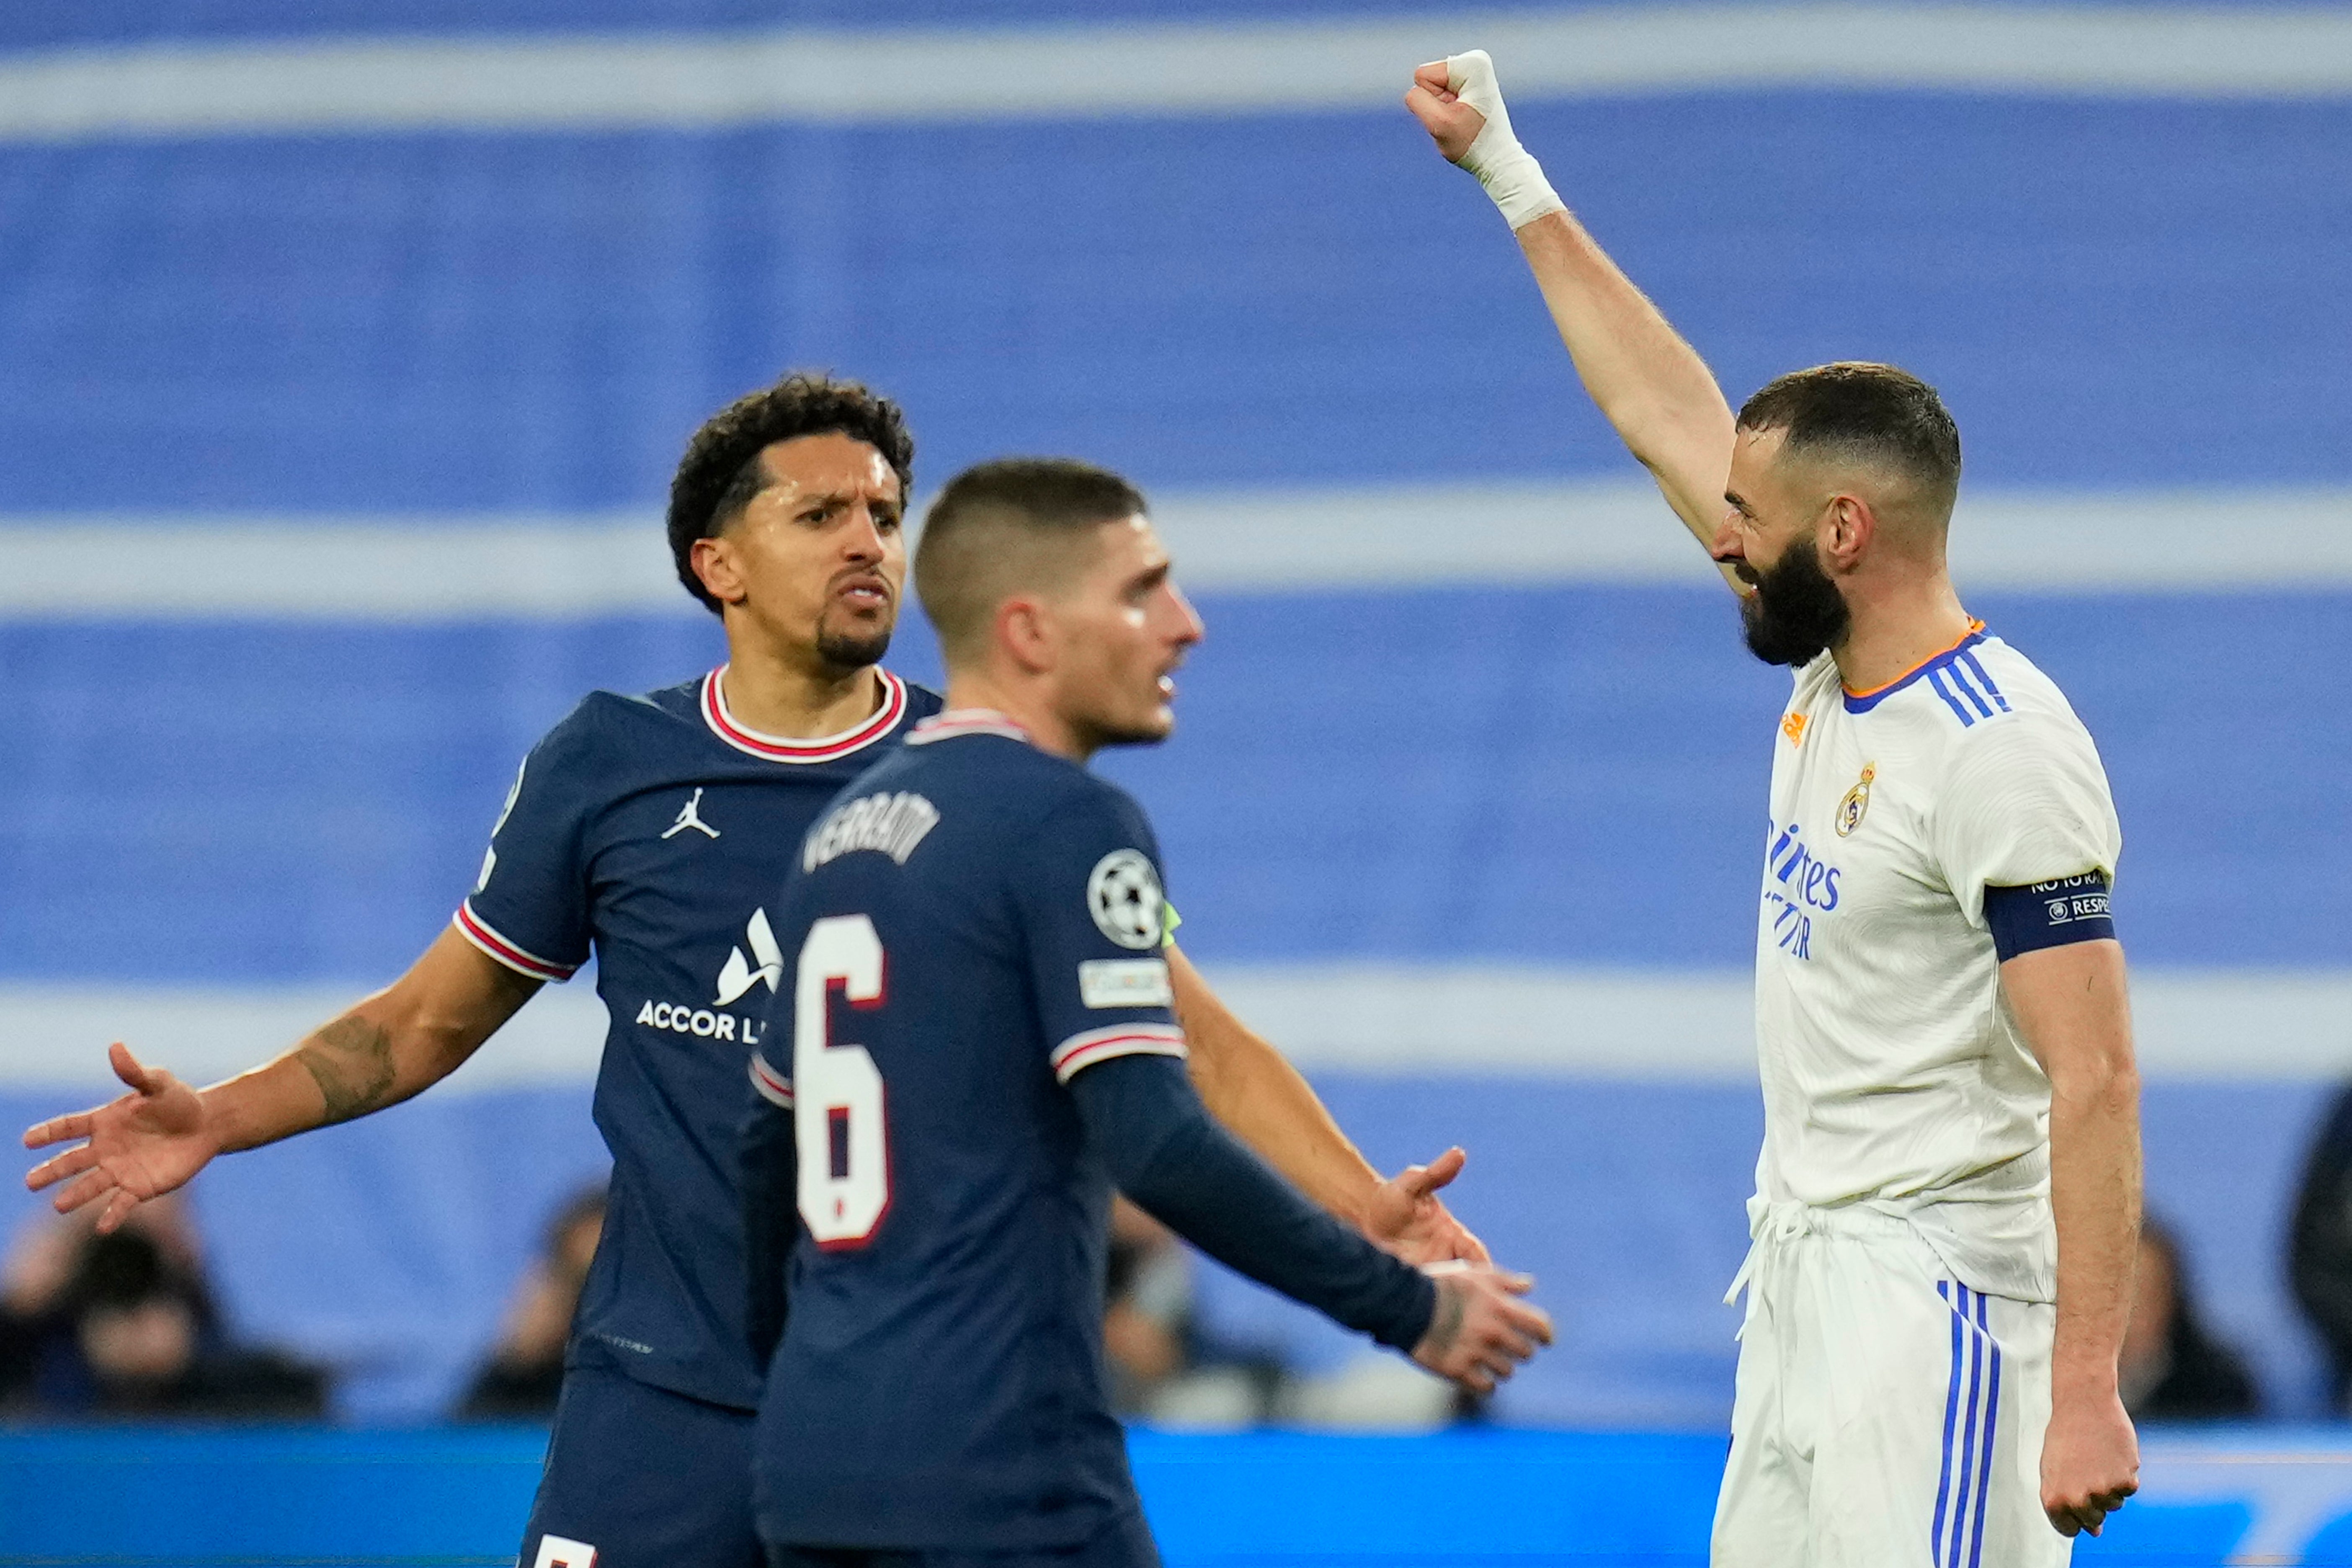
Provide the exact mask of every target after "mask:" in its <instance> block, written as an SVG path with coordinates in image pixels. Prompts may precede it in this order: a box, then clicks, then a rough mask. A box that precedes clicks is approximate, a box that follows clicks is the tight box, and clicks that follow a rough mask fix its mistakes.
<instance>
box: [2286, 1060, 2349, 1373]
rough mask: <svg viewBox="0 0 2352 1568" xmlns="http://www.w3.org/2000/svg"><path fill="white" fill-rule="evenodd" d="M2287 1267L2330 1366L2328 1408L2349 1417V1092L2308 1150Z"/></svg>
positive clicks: (2297, 1294)
mask: <svg viewBox="0 0 2352 1568" xmlns="http://www.w3.org/2000/svg"><path fill="white" fill-rule="evenodd" d="M2288 1256H2289V1263H2290V1268H2291V1272H2292V1273H2293V1275H2294V1294H2295V1299H2296V1300H2299V1301H2301V1302H2302V1303H2303V1310H2304V1312H2305V1314H2306V1315H2307V1316H2308V1317H2309V1318H2310V1319H2311V1326H2312V1327H2313V1328H2315V1329H2316V1330H2318V1331H2319V1337H2320V1339H2321V1340H2322V1341H2323V1342H2325V1343H2326V1346H2327V1350H2328V1354H2329V1356H2330V1357H2331V1358H2332V1359H2333V1361H2334V1363H2335V1366H2334V1369H2333V1370H2334V1374H2335V1378H2334V1384H2333V1389H2334V1394H2333V1400H2332V1402H2333V1404H2334V1405H2335V1408H2336V1412H2337V1413H2338V1414H2346V1413H2347V1412H2352V1400H2347V1396H2352V1087H2347V1089H2345V1090H2344V1091H2343V1092H2342V1093H2341V1094H2339V1095H2337V1096H2336V1103H2335V1105H2334V1106H2333V1107H2332V1108H2330V1110H2328V1113H2327V1120H2326V1122H2325V1123H2324V1124H2323V1125H2322V1126H2321V1127H2320V1130H2319V1137H2318V1139H2317V1141H2316V1142H2314V1143H2313V1144H2312V1148H2311V1158H2310V1162H2309V1163H2307V1164H2306V1165H2305V1167H2304V1172H2303V1190H2302V1192H2301V1194H2299V1195H2298V1196H2297V1197H2296V1199H2295V1205H2294V1239H2293V1241H2292V1243H2291V1244H2290V1247H2289V1255H2288Z"/></svg>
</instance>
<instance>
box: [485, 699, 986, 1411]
mask: <svg viewBox="0 0 2352 1568" xmlns="http://www.w3.org/2000/svg"><path fill="white" fill-rule="evenodd" d="M723 673H724V671H723V670H714V671H713V672H712V673H711V674H709V675H708V676H705V677H704V678H702V679H700V680H697V681H689V682H688V683H686V684H685V685H682V686H674V687H670V688H668V689H666V690H661V691H656V692H653V693H651V694H650V695H647V696H644V697H622V696H618V695H615V694H614V693H612V692H608V691H599V692H595V693H593V694H592V695H590V696H589V697H588V698H586V699H585V700H583V701H582V702H581V704H580V706H579V707H577V708H575V709H573V710H572V712H571V714H570V715H569V716H568V717H567V718H565V719H564V721H562V723H560V724H558V725H557V726H556V727H555V728H554V729H553V730H551V731H549V732H548V734H547V737H546V738H545V739H544V740H542V741H541V742H540V743H539V744H538V745H537V746H535V747H533V748H532V749H531V752H530V756H529V757H528V758H527V759H525V761H524V763H523V767H522V772H521V773H520V775H519V776H518V777H517V778H516V780H515V785H514V789H513V791H512V793H511V794H509V796H508V797H507V805H506V809H505V811H504V812H503V813H502V814H501V815H500V816H499V822H498V826H497V827H496V828H495V829H493V830H492V833H491V837H490V849H489V853H488V855H487V856H485V857H484V858H483V860H482V874H481V879H480V880H479V882H478V884H477V886H476V887H475V889H474V892H473V895H472V896H471V897H470V898H468V899H467V900H466V901H465V903H464V904H463V905H462V906H461V907H460V908H459V909H458V910H457V929H458V930H459V931H462V932H464V933H465V935H466V936H467V938H468V939H469V940H471V941H472V942H474V944H475V945H476V946H478V947H479V948H480V949H481V950H482V951H483V952H487V953H488V954H489V955H490V956H491V957H493V958H495V959H497V960H498V961H499V963H503V964H506V965H507V966H508V967H509V968H511V969H514V970H517V971H519V972H520V973H524V974H527V975H530V976H532V977H533V978H536V979H541V980H564V979H568V978H569V977H570V976H571V974H572V971H573V970H575V969H577V968H578V967H579V966H580V965H581V964H582V963H584V962H585V961H586V960H587V958H588V956H589V952H590V950H591V949H592V948H593V951H594V952H595V957H596V993H597V994H598V995H599V996H601V997H602V998H603V999H604V1006H605V1009H606V1011H607V1012H608V1013H609V1014H610V1015H611V1017H612V1027H611V1030H610V1032H609V1033H607V1035H606V1036H605V1037H604V1063H603V1066H602V1068H600V1069H599V1071H598V1072H597V1075H596V1126H597V1129H598V1131H601V1132H603V1134H604V1144H605V1147H606V1148H608V1149H610V1150H611V1151H612V1153H613V1186H612V1197H611V1203H610V1206H609V1208H608V1209H607V1211H606V1214H605V1219H604V1240H603V1241H602V1243H600V1244H599V1245H598V1247H597V1248H596V1259H595V1262H594V1264H593V1266H592V1267H591V1268H590V1269H589V1273H588V1279H587V1284H586V1286H585V1288H584V1289H583V1292H582V1295H581V1300H580V1311H579V1316H578V1317H577V1318H576V1319H575V1320H574V1323H573V1330H572V1347H571V1351H570V1364H573V1365H582V1364H586V1365H604V1366H610V1367H613V1368H614V1369H615V1370H618V1371H620V1372H623V1373H627V1374H628V1375H630V1376H633V1377H635V1378H638V1379H640V1380H642V1381H644V1382H646V1383H650V1384H656V1385H657V1386H659V1387H663V1388H667V1389H672V1390H675V1391H677V1393H680V1394H690V1395H692V1396H694V1397H695V1398H698V1399H704V1400H709V1401H710V1402H712V1403H714V1404H719V1405H735V1406H738V1407H740V1408H742V1409H747V1410H748V1409H751V1408H752V1407H753V1406H755V1405H758V1403H759V1393H760V1378H759V1371H758V1369H757V1368H756V1367H754V1366H753V1364H752V1362H751V1352H750V1351H749V1350H748V1348H747V1347H746V1345H745V1342H744V1331H743V1314H744V1292H745V1287H744V1266H743V1231H742V1223H741V1210H740V1194H738V1192H737V1190H736V1189H737V1183H736V1180H735V1172H736V1170H737V1163H736V1162H737V1153H736V1149H737V1134H738V1129H739V1127H740V1121H741V1113H742V1106H743V1100H744V1096H745V1093H746V1092H747V1091H746V1090H745V1089H744V1076H745V1073H746V1071H747V1064H748V1063H749V1061H750V1058H751V1048H752V1047H753V1046H755V1045H756V1044H757V1043H758V1041H759V1037H760V1031H761V1029H762V1028H763V1027H765V1018H766V1013H767V1003H768V999H769V997H770V996H771V995H772V994H773V993H774V992H775V991H776V989H777V987H778V986H779V985H780V984H782V977H783V974H784V964H785V959H784V957H783V954H782V950H781V949H780V948H779V946H778V944H777V940H776V937H775V935H774V933H773V929H772V924H771V916H772V900H773V898H774V896H775V891H776V889H777V887H778V886H779V885H780V884H781V883H782V880H783V878H784V873H785V871H786V868H788V867H789V866H790V864H791V861H792V858H793V855H794V854H795V853H796V852H797V850H798V848H799V847H800V842H801V839H802V837H803V836H804V835H805V834H806V833H807V831H808V828H809V825H810V824H811V823H813V822H814V821H815V820H816V817H817V815H818V814H819V813H820V812H821V811H823V810H824V805H825V803H826V802H827V801H829V800H830V799H832V797H833V796H834V795H835V794H837V793H839V791H840V790H841V788H842V786H843V785H845V784H848V783H849V782H850V781H851V780H852V779H854V778H856V776H857V775H858V774H859V773H861V772H863V771H864V770H865V769H866V767H868V766H869V765H871V764H872V763H874V762H875V761H876V760H877V759H878V758H880V757H882V756H883V755H885V754H887V752H890V751H894V750H895V749H896V747H895V744H894V742H895V741H896V739H897V737H898V736H899V735H900V734H902V733H903V732H904V731H905V730H906V729H907V727H908V724H910V723H911V722H912V721H915V720H917V719H920V718H923V717H925V716H927V715H929V714H931V713H934V712H936V711H938V709H939V705H940V703H939V699H938V698H937V697H935V696H933V695H932V694H931V693H929V692H928V691H925V690H922V689H919V688H917V687H911V686H908V685H907V684H906V683H904V682H903V681H901V680H899V679H898V677H896V676H894V675H890V674H888V673H887V672H883V675H882V684H883V688H884V700H883V703H882V706H881V707H880V709H879V710H877V711H876V713H875V714H874V716H873V717H872V718H871V719H868V720H867V721H865V722H864V723H862V724H860V725H858V726H857V727H856V729H855V730H851V731H846V732H845V733H843V734H840V735H835V736H833V737H831V738H829V739H826V740H823V741H813V742H799V741H784V740H779V739H776V738H774V737H772V736H765V735H761V734H759V733H757V732H756V731H751V730H748V729H746V728H744V726H742V725H741V724H740V723H738V722H736V721H735V720H734V719H733V717H732V716H731V715H730V713H729V712H728V710H727V704H726V700H725V697H724V694H723V692H722V690H721V686H720V677H721V675H722V674H723Z"/></svg>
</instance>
